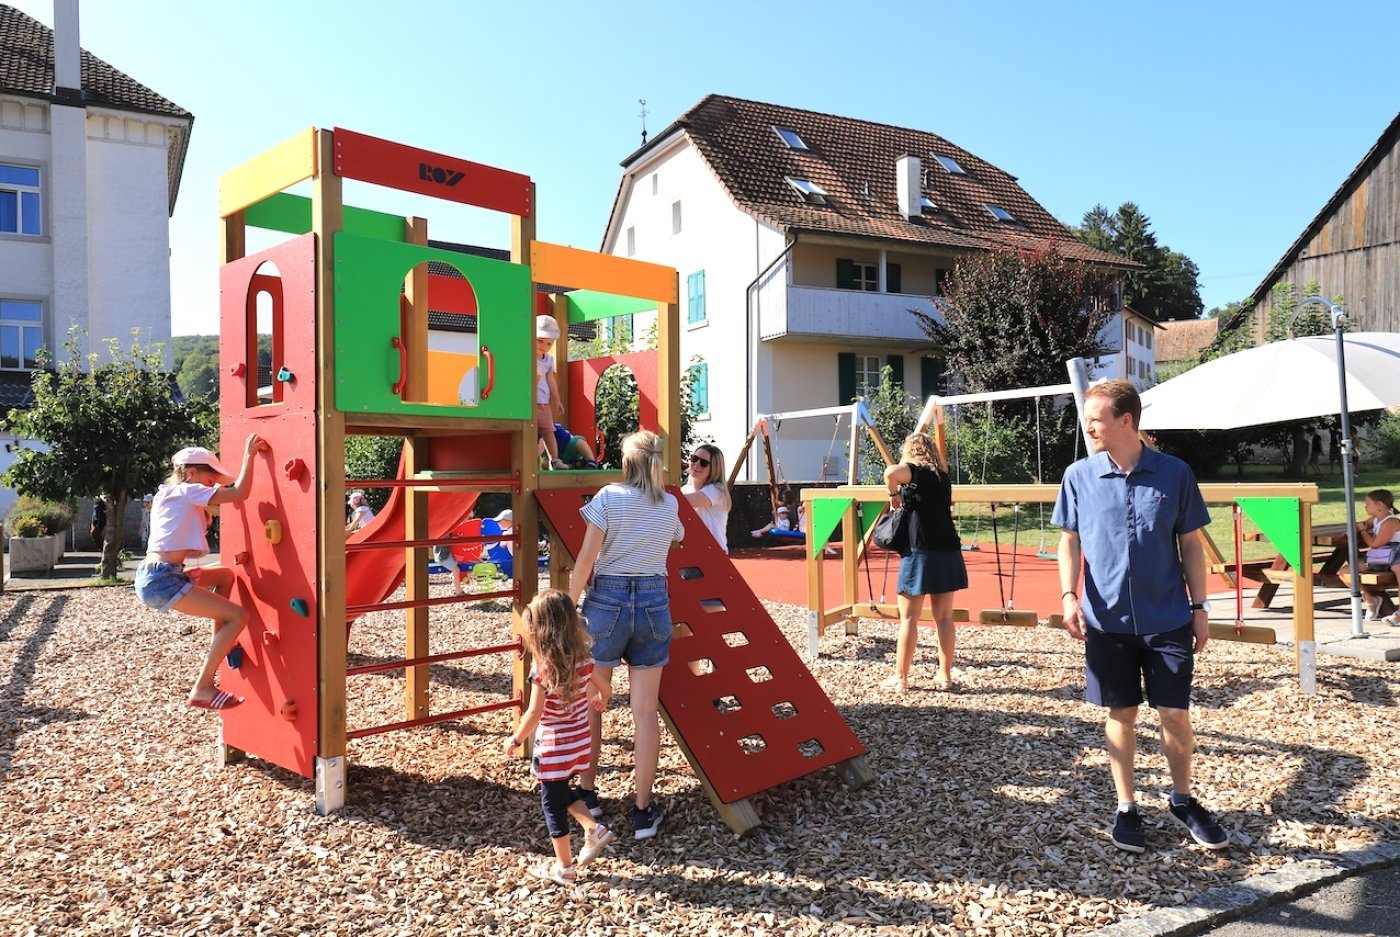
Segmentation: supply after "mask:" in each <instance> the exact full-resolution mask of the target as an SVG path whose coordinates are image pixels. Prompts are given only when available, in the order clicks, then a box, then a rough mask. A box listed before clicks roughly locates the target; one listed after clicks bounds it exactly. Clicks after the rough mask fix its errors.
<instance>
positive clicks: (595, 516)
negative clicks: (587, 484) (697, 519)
mask: <svg viewBox="0 0 1400 937" xmlns="http://www.w3.org/2000/svg"><path fill="white" fill-rule="evenodd" d="M579 513H580V514H582V515H583V519H584V520H585V521H587V522H588V523H590V524H592V525H593V526H594V527H597V528H598V529H599V530H601V531H602V532H603V549H602V551H601V552H600V553H599V554H598V560H597V562H596V563H594V566H593V573H594V575H598V576H664V575H666V551H668V550H670V549H671V543H672V541H679V540H682V539H684V537H685V529H684V528H683V527H681V519H680V510H679V508H678V507H677V506H676V496H675V495H673V494H671V493H670V492H666V493H664V494H663V495H662V496H661V502H660V503H659V504H653V503H652V502H651V501H649V500H647V496H646V493H645V492H644V491H642V490H641V489H640V488H633V487H632V486H631V485H604V486H603V487H602V488H600V489H599V490H598V493H597V494H596V495H594V496H593V500H592V501H590V502H588V503H587V504H585V505H584V506H583V507H582V508H581V509H580V510H579Z"/></svg>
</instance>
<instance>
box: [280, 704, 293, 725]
mask: <svg viewBox="0 0 1400 937" xmlns="http://www.w3.org/2000/svg"><path fill="white" fill-rule="evenodd" d="M280 712H281V714H282V718H283V719H285V720H287V721H288V722H296V721H297V701H296V700H291V699H289V700H284V701H283V702H282V708H281V710H280Z"/></svg>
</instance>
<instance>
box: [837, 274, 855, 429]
mask: <svg viewBox="0 0 1400 937" xmlns="http://www.w3.org/2000/svg"><path fill="white" fill-rule="evenodd" d="M849 262H850V261H847V263H849ZM836 386H837V390H838V398H839V399H837V401H836V403H837V405H838V406H842V407H844V406H845V405H846V404H848V403H850V402H851V401H852V400H855V399H856V356H855V354H854V353H853V352H849V351H842V352H837V354H836Z"/></svg>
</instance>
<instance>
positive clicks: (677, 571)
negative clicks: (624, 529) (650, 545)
mask: <svg viewBox="0 0 1400 937" xmlns="http://www.w3.org/2000/svg"><path fill="white" fill-rule="evenodd" d="M595 490H596V489H593V488H587V489H583V488H571V489H562V490H557V491H536V492H535V497H536V499H537V500H538V501H539V503H540V507H541V510H542V512H543V514H544V516H545V519H546V520H547V521H548V523H549V525H550V527H552V528H553V529H554V531H555V533H556V534H557V535H558V536H559V538H560V539H561V540H563V542H564V545H565V547H566V548H567V549H568V550H569V552H570V553H571V554H573V555H574V556H577V555H578V551H579V548H580V547H582V545H583V531H584V526H585V525H584V523H583V519H582V518H581V517H580V516H579V513H578V512H579V508H581V507H582V506H583V505H584V503H585V502H586V500H587V498H588V497H590V496H591V495H592V494H593V493H594V491H595ZM671 492H672V493H673V494H675V495H676V496H677V498H679V500H680V514H681V522H682V523H683V524H684V525H685V541H684V543H682V544H681V545H680V546H678V547H676V548H674V549H672V550H671V553H670V556H669V558H668V560H667V570H668V573H669V577H670V583H669V587H670V593H671V620H672V622H673V624H674V627H675V632H676V636H675V637H674V639H673V641H672V643H671V661H670V663H669V664H667V665H666V670H665V672H664V673H663V674H662V677H661V706H662V708H663V709H664V710H665V712H666V715H667V716H669V717H670V719H671V722H672V724H673V725H674V726H675V729H676V733H677V734H678V735H679V736H680V737H681V739H682V740H683V741H684V742H685V744H686V745H687V746H688V747H689V748H690V750H691V752H692V753H693V754H694V756H695V758H696V760H697V761H698V762H699V764H700V769H701V771H702V772H703V773H704V774H705V776H706V777H707V778H708V779H709V781H710V783H711V785H713V786H714V788H715V791H716V792H717V793H718V795H719V798H720V800H722V801H724V802H725V803H734V802H735V801H737V800H741V799H743V798H745V797H748V796H750V795H752V794H757V793H758V792H760V791H764V790H767V789H768V788H771V787H776V786H777V785H779V784H782V783H784V782H786V781H791V780H793V779H795V778H800V777H802V776H804V775H807V774H811V773H812V772H813V771H817V770H819V769H821V768H826V767H829V766H831V765H835V764H838V763H840V762H842V761H845V760H847V759H849V758H854V757H856V756H857V755H862V754H864V753H865V747H864V746H863V745H861V743H860V740H859V739H857V738H856V736H855V733H854V732H852V731H851V728H850V726H848V725H846V721H845V719H843V718H842V717H841V714H840V712H838V711H837V709H836V706H835V705H834V704H833V703H832V702H831V700H830V699H829V698H828V697H827V695H826V693H825V691H823V690H822V688H821V686H820V685H819V684H818V683H817V681H816V678H815V677H813V676H812V674H811V672H810V671H808V670H807V667H806V665H804V664H803V663H802V659H801V658H800V657H799V656H798V654H797V652H796V651H795V650H793V647H792V645H791V644H790V643H788V640H787V638H786V637H784V636H783V633H782V632H781V631H779V630H778V626H777V625H776V624H775V623H774V622H773V619H772V618H771V617H769V615H768V612H767V610H765V609H764V607H763V605H762V603H760V602H759V601H758V598H757V597H756V596H755V595H754V593H753V590H752V589H750V588H749V586H748V583H746V582H744V580H743V579H742V578H741V577H740V576H739V573H738V571H737V570H736V569H735V568H734V564H733V563H731V562H730V561H729V557H728V556H727V555H726V554H725V553H724V551H722V550H721V549H720V548H719V545H718V544H716V543H715V541H714V538H713V537H712V536H710V532H709V531H708V530H706V529H705V526H704V524H702V523H701V521H700V518H699V517H698V516H696V514H695V511H694V510H693V509H692V508H691V507H690V505H689V504H688V503H687V502H686V500H685V499H684V498H683V497H681V496H680V493H679V492H678V491H677V490H676V489H674V488H672V489H671ZM692 666H694V667H695V668H698V669H700V670H701V671H703V672H702V673H699V674H697V673H696V672H695V671H694V669H692Z"/></svg>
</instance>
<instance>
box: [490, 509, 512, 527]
mask: <svg viewBox="0 0 1400 937" xmlns="http://www.w3.org/2000/svg"><path fill="white" fill-rule="evenodd" d="M491 519H492V520H493V521H495V522H496V523H497V524H504V523H511V524H513V523H515V515H514V514H512V513H511V512H510V508H506V509H505V510H504V511H502V512H501V513H499V514H497V515H496V516H495V517H493V518H491Z"/></svg>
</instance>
